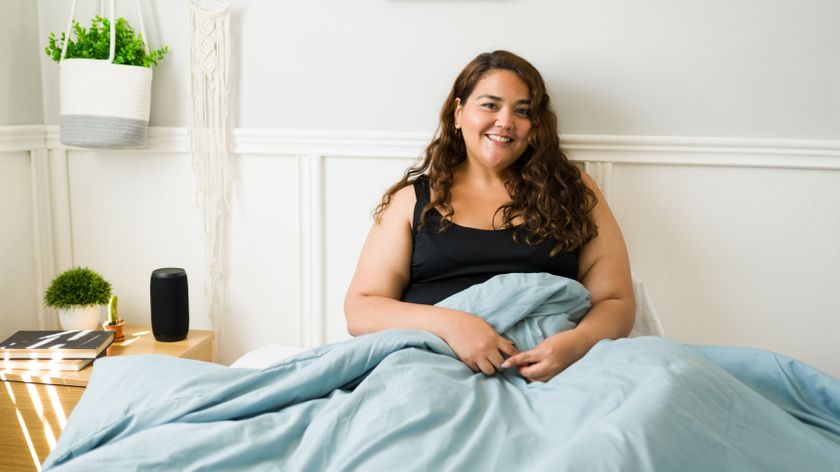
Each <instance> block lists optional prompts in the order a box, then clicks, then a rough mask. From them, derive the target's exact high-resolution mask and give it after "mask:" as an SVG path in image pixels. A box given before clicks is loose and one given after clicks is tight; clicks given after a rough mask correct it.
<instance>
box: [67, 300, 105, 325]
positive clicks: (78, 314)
mask: <svg viewBox="0 0 840 472" xmlns="http://www.w3.org/2000/svg"><path fill="white" fill-rule="evenodd" d="M101 307H102V306H101V305H91V306H85V307H80V308H73V309H70V310H58V321H59V322H60V323H61V329H64V330H67V331H69V330H75V329H78V330H95V329H98V328H99V313H100V311H101Z"/></svg>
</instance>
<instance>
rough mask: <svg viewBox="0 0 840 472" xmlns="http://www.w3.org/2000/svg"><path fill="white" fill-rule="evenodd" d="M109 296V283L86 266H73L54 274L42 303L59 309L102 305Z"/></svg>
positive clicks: (106, 301)
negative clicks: (54, 276)
mask: <svg viewBox="0 0 840 472" xmlns="http://www.w3.org/2000/svg"><path fill="white" fill-rule="evenodd" d="M110 297H111V284H110V283H109V282H108V281H107V280H105V279H104V278H103V277H102V276H101V275H99V274H98V273H96V272H94V271H92V270H90V269H88V268H87V267H74V268H72V269H69V270H66V271H64V272H62V273H60V274H58V275H57V276H56V278H54V279H53V280H52V282H50V286H49V287H48V288H47V291H46V293H45V294H44V304H45V305H46V306H48V307H50V308H56V309H59V310H66V309H72V308H77V307H86V306H91V305H104V304H106V303H108V300H109V299H110Z"/></svg>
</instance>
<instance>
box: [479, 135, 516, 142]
mask: <svg viewBox="0 0 840 472" xmlns="http://www.w3.org/2000/svg"><path fill="white" fill-rule="evenodd" d="M485 136H487V138H488V139H490V141H493V142H495V143H509V142H511V141H513V138H511V137H510V136H501V135H498V134H486V135H485Z"/></svg>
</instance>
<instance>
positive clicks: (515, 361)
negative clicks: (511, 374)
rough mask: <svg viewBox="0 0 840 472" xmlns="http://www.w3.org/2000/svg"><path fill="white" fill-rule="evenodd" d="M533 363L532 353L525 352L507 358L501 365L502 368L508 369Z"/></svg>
mask: <svg viewBox="0 0 840 472" xmlns="http://www.w3.org/2000/svg"><path fill="white" fill-rule="evenodd" d="M533 362H535V359H534V353H533V351H525V352H520V353H519V354H515V355H513V356H511V357H508V359H507V360H506V361H504V362H503V363H502V368H503V369H506V368H508V367H517V366H523V365H528V364H532V363H533Z"/></svg>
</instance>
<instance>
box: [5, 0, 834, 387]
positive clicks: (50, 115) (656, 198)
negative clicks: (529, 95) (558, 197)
mask: <svg viewBox="0 0 840 472" xmlns="http://www.w3.org/2000/svg"><path fill="white" fill-rule="evenodd" d="M68 3H69V2H64V1H61V0H39V2H38V3H37V5H38V20H37V21H38V28H39V33H38V37H39V38H40V40H41V41H42V42H44V40H45V38H46V37H47V35H48V33H49V32H50V31H63V30H64V28H65V26H66V21H67V13H68V10H69V4H68ZM96 3H98V2H94V1H82V2H80V15H79V17H81V18H88V17H89V16H90V14H91V13H92V12H93V6H94V4H96ZM117 3H118V5H119V6H120V14H123V13H125V16H127V17H128V18H129V19H130V20H132V19H133V18H134V12H133V6H132V3H133V2H124V1H120V2H117ZM143 8H144V13H145V15H146V26H147V28H148V30H147V32H148V33H149V37H150V40H151V43H152V47H159V46H160V45H161V44H163V43H166V44H169V45H170V47H171V52H170V55H169V57H167V59H165V60H164V62H163V63H162V65H161V66H160V67H159V68H157V69H156V71H155V81H154V91H153V97H154V102H153V108H152V124H153V125H155V126H172V127H177V128H176V129H161V128H157V129H153V130H152V134H153V139H152V143H151V147H150V149H149V150H148V151H129V152H125V151H104V152H89V151H70V152H67V153H66V156H65V153H64V150H62V149H60V146H59V144H58V143H57V142H56V141H55V136H54V135H50V138H49V139H48V142H47V146H49V147H51V148H53V149H54V151H52V154H51V159H50V163H51V167H50V172H51V176H50V179H49V181H50V182H51V184H49V186H50V189H49V190H51V191H53V192H54V194H53V196H52V201H53V202H54V207H53V208H52V209H50V211H51V212H53V213H52V214H51V215H48V216H50V218H51V220H52V221H53V222H54V224H55V243H54V249H55V254H54V257H53V259H54V261H55V264H56V267H58V268H62V266H63V265H65V264H66V263H67V262H68V261H72V262H73V263H76V264H84V265H89V266H91V267H94V268H96V269H97V270H100V271H101V272H103V274H104V275H106V277H108V278H109V279H110V280H111V281H112V282H113V283H114V286H115V290H116V291H117V292H118V293H119V294H120V295H121V299H122V303H123V311H124V314H125V317H126V318H127V319H128V320H129V321H131V322H147V321H148V277H149V275H150V272H151V270H152V269H154V268H156V267H162V266H182V267H185V268H186V269H187V272H188V274H189V276H190V304H191V315H192V316H191V322H192V325H193V326H194V327H198V328H207V327H209V326H210V320H209V319H208V318H207V307H208V304H209V297H208V296H207V294H206V293H205V292H204V290H203V284H204V282H205V281H204V278H203V272H204V262H203V252H202V251H203V245H202V242H201V241H200V238H199V230H198V212H197V209H196V206H195V204H194V187H193V179H192V174H191V170H190V165H189V157H188V155H187V154H186V153H185V151H186V148H185V143H184V141H183V130H182V129H181V128H180V127H182V126H184V124H185V122H186V118H185V109H186V96H185V65H184V64H185V59H186V51H185V48H186V40H187V37H186V32H185V28H186V10H185V3H184V2H168V1H162V0H154V1H147V2H143ZM232 9H233V18H232V23H231V24H232V27H233V32H234V36H233V46H234V58H233V64H234V69H233V77H232V79H233V87H232V97H231V98H232V103H233V105H234V107H236V109H235V113H234V123H233V124H234V126H235V127H237V128H239V131H238V139H237V143H238V144H237V146H238V151H239V155H238V157H237V167H238V181H237V187H236V189H237V190H236V194H235V196H234V199H233V207H232V213H231V215H232V221H231V258H230V260H231V268H230V311H229V313H227V315H226V316H225V317H224V318H223V319H221V320H219V327H220V338H219V359H220V360H222V361H224V362H229V361H231V360H233V359H234V358H235V357H236V356H238V355H239V354H241V353H243V352H244V351H245V350H247V349H250V348H254V347H257V346H259V345H262V344H265V343H268V342H281V343H290V344H303V345H306V344H312V343H315V342H321V341H331V340H337V339H341V338H342V337H344V336H346V333H345V332H344V331H343V319H342V315H341V311H340V307H341V298H342V297H343V293H344V290H345V288H346V286H347V283H348V282H349V277H350V275H351V274H352V270H353V266H354V264H355V259H356V257H357V255H358V250H359V247H360V245H361V241H362V240H363V239H364V236H365V234H366V232H367V228H368V227H369V224H370V218H369V215H370V210H371V208H372V207H373V206H374V205H375V203H376V202H377V200H378V197H379V195H380V194H381V192H382V190H384V188H385V187H386V186H387V185H388V184H389V183H391V182H392V181H394V180H396V179H397V178H398V177H399V175H400V174H401V172H402V170H403V169H404V168H405V167H406V165H408V164H409V163H410V162H411V159H412V157H414V156H416V155H417V154H418V153H419V152H420V150H421V149H422V145H423V142H424V141H425V140H426V139H427V138H428V136H430V135H431V133H432V132H433V130H434V127H435V126H436V115H437V112H438V108H439V106H440V103H441V101H442V99H443V98H444V97H445V95H446V94H447V92H448V88H449V86H450V85H451V82H452V80H453V79H454V77H455V75H456V74H457V72H458V71H459V70H460V68H461V67H462V66H463V65H464V64H465V63H466V62H467V61H468V60H469V59H471V58H472V57H473V56H474V55H475V54H476V53H478V52H480V51H484V50H491V49H495V48H507V49H510V50H513V51H516V52H519V53H521V54H523V55H524V56H526V57H527V58H528V59H530V60H531V61H532V62H533V63H534V64H535V65H537V67H538V68H540V69H541V70H542V71H543V73H544V76H545V78H546V80H547V82H548V84H549V88H550V90H551V91H552V93H553V98H554V102H555V104H556V105H557V107H558V111H559V114H560V118H561V131H562V132H563V133H565V134H571V135H582V134H583V135H592V136H590V137H586V136H584V137H583V138H580V139H579V140H578V141H577V144H575V145H573V146H572V151H573V154H575V155H576V157H578V158H580V159H584V160H587V159H588V160H593V161H606V162H614V163H615V164H614V165H613V166H612V171H611V173H609V175H611V179H609V182H611V185H610V187H611V190H610V194H611V202H612V205H613V207H614V210H615V212H616V215H617V216H618V218H619V220H620V223H621V224H622V227H623V230H624V232H625V236H626V237H627V241H628V246H629V249H630V253H631V258H632V260H633V265H634V268H635V270H636V271H637V273H639V275H640V276H641V278H642V279H643V280H644V281H645V283H646V285H647V286H648V288H649V289H650V291H651V292H652V295H653V298H654V301H655V302H656V304H657V306H658V308H659V311H660V314H661V316H662V318H663V321H664V323H665V327H666V329H667V330H668V332H669V334H670V335H671V337H673V338H674V339H677V340H679V341H684V342H693V343H708V344H736V345H746V346H753V347H761V348H766V349H773V350H777V351H780V352H783V353H786V354H789V355H793V356H796V357H799V358H801V359H803V360H806V361H808V362H811V363H813V364H815V365H817V366H818V367H820V368H822V369H824V370H827V371H829V372H832V373H833V374H834V375H836V376H840V365H838V364H837V363H836V361H835V360H834V359H836V358H837V357H838V354H840V352H838V351H837V348H836V346H837V345H838V341H840V339H838V335H840V299H838V297H837V295H836V294H835V292H836V290H834V287H832V286H831V281H834V280H838V279H840V273H838V270H840V269H838V267H840V264H838V262H840V261H838V257H840V255H838V254H840V251H838V250H837V249H836V247H835V244H834V243H833V241H835V240H837V239H838V238H840V227H838V223H837V222H838V220H840V208H838V206H837V203H836V202H838V201H840V186H838V185H837V184H838V183H840V182H838V170H837V168H838V167H837V165H836V161H837V159H840V144H838V143H840V91H838V87H837V86H836V85H837V84H838V83H840V56H838V55H837V54H835V48H836V45H837V44H840V30H837V28H835V24H836V21H835V20H836V19H837V18H838V17H840V4H837V3H836V2H832V1H829V0H824V1H817V0H809V1H803V2H797V3H796V5H795V6H794V5H792V4H790V3H789V2H783V1H774V2H766V1H765V2H758V1H754V2H748V1H743V2H735V3H732V2H724V1H722V0H714V1H711V2H702V3H701V2H689V1H687V0H684V1H665V0H660V1H647V2H632V3H627V2H620V1H618V0H612V1H606V0H603V1H595V2H586V3H582V2H574V3H573V2H566V1H563V2H537V1H526V0H522V1H515V0H508V1H470V2H467V1H464V2H436V1H429V2H424V1H409V0H384V1H381V0H376V1H367V2H365V1H356V2H343V1H338V0H335V1H329V2H328V1H316V2H297V3H288V2H245V1H233V2H232ZM33 21H34V20H33ZM42 47H43V44H41V45H39V48H38V49H39V51H36V53H37V54H39V57H41V67H42V69H41V74H42V80H43V100H44V121H45V122H46V123H47V124H56V123H58V96H57V66H56V65H55V64H54V63H53V62H51V61H50V60H49V59H48V58H47V57H46V56H45V55H43V54H42V53H41V52H40V48H42ZM6 64H7V63H5V62H4V63H3V66H4V67H6ZM0 85H2V84H0ZM10 87H11V85H10ZM0 93H3V92H2V91H1V90H0ZM4 105H5V103H4ZM15 123H20V121H16V122H15ZM1 124H2V123H0V125H1ZM307 129H310V130H316V131H315V132H314V133H308V132H303V131H296V130H307ZM260 130H265V131H260ZM49 131H50V132H51V133H52V132H54V129H49ZM0 134H2V133H0ZM610 135H625V136H617V137H615V138H610V137H609V136H610ZM645 135H652V136H708V137H713V138H712V139H711V140H710V141H706V140H702V139H701V140H698V141H690V142H684V141H682V140H680V139H672V140H669V139H656V140H654V143H653V145H651V146H647V147H646V146H641V147H640V146H638V143H639V142H640V141H639V139H640V138H637V137H636V136H645ZM1 137H2V136H0V138H1ZM715 137H717V138H715ZM725 137H733V140H731V141H727V140H725V139H718V138H725ZM750 137H759V138H761V137H768V138H791V139H796V140H794V141H784V142H782V141H772V142H764V141H762V142H760V143H759V144H755V143H752V142H746V144H744V143H745V141H744V140H743V139H742V138H750ZM802 139H822V140H827V141H820V142H815V141H800V140H802ZM0 140H1V139H0ZM173 141H174V143H175V144H174V145H171V142H173ZM643 141H644V140H643V139H642V142H643ZM611 142H612V143H615V145H611V144H610V143H611ZM301 143H303V144H301ZM593 143H594V144H593ZM709 143H711V144H709ZM0 144H2V143H0ZM573 144H574V143H573ZM592 146H594V147H595V148H597V149H598V150H597V151H593V150H592ZM744 146H747V147H756V146H757V150H756V151H755V152H753V151H749V150H748V151H744V150H743V149H741V150H738V148H743V147H744ZM0 149H2V145H0ZM640 149H641V150H640ZM732 149H735V151H732ZM733 152H734V154H732V153H733ZM697 156H701V157H702V159H699V160H698V158H697ZM733 156H734V157H733ZM65 157H66V158H65ZM652 157H654V158H656V157H662V161H661V162H660V161H656V159H653V161H651V158H652ZM779 159H781V161H780V160H779ZM815 159H816V161H815ZM779 162H782V164H781V165H779ZM814 162H817V164H814ZM640 163H643V164H640ZM688 163H692V164H694V165H692V166H686V165H685V164H688ZM812 164H814V165H812ZM741 165H747V167H739V166H741ZM732 166H735V167H734V168H733V167H732ZM770 167H772V168H770ZM0 170H2V171H3V172H6V171H7V170H9V172H11V173H9V174H4V176H3V178H4V179H8V180H9V182H14V185H8V186H7V185H4V186H2V187H0V197H2V198H0V200H3V199H6V200H8V199H16V200H18V201H20V200H22V199H25V198H27V197H26V196H25V195H27V194H28V193H27V192H29V193H31V194H36V195H37V194H38V191H39V185H42V184H43V182H44V181H43V179H41V180H38V179H36V178H34V177H32V181H31V182H26V181H25V179H26V177H27V175H26V172H27V170H26V167H25V154H24V155H21V154H14V153H6V154H0ZM30 175H34V174H32V173H31V174H30ZM9 176H10V177H9ZM40 190H43V189H40ZM815 196H817V197H818V198H816V197H815ZM34 206H35V207H38V205H34ZM4 208H5V209H4ZM16 208H17V207H14V206H12V207H0V211H2V212H4V213H0V218H2V220H0V222H2V223H3V224H4V225H5V224H8V223H9V222H10V221H13V220H14V221H15V223H14V226H13V227H14V232H15V233H16V234H19V235H20V234H22V235H24V236H25V235H26V234H28V233H29V232H31V231H32V228H34V227H35V226H37V225H36V224H35V223H36V222H39V221H43V217H44V214H43V211H44V210H43V209H42V210H38V211H36V212H35V213H36V214H35V215H34V216H32V215H31V216H30V217H29V218H28V219H27V218H26V217H20V216H14V215H17V214H16V213H15V212H16V211H18V210H17V209H16ZM38 208H41V207H38ZM9 241H11V240H9ZM9 241H6V240H0V249H2V250H4V251H9V250H12V249H14V250H17V246H13V245H14V244H17V242H16V241H17V240H15V242H9ZM32 244H34V245H35V247H34V248H32V249H31V251H35V252H36V253H38V251H39V248H40V249H43V246H44V245H43V242H39V241H34V242H33V243H32ZM24 254H25V253H24ZM16 264H17V266H18V267H20V266H21V264H23V263H22V262H16ZM6 267H7V266H6V265H5V261H4V266H3V276H4V277H5V278H4V279H3V280H4V281H5V280H7V279H8V277H9V276H10V275H11V271H10V270H9V269H7V268H6ZM31 277H35V278H36V279H37V276H31ZM10 287H11V288H9V289H7V291H8V292H10V298H9V299H6V300H4V302H3V304H2V310H3V313H4V314H3V316H4V319H3V328H4V330H5V329H6V320H7V319H8V313H9V312H11V311H13V310H21V309H22V310H24V311H26V310H28V308H27V307H30V308H29V309H32V307H31V306H32V305H34V304H35V302H34V301H32V300H33V299H35V298H36V297H37V292H38V291H39V290H38V289H37V283H32V284H29V285H27V284H24V285H23V286H20V287H16V286H10ZM4 289H5V287H4ZM0 334H3V333H0Z"/></svg>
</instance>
